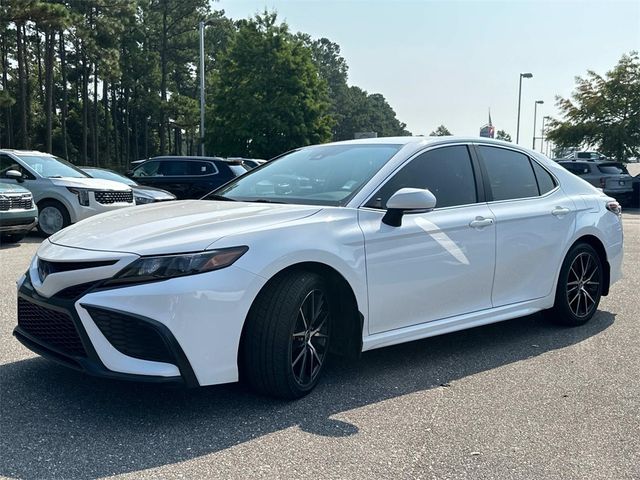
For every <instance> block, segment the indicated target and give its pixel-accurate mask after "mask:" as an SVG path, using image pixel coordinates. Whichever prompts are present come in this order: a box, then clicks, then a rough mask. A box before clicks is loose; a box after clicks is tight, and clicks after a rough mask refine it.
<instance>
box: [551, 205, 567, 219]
mask: <svg viewBox="0 0 640 480" xmlns="http://www.w3.org/2000/svg"><path fill="white" fill-rule="evenodd" d="M569 212H571V210H570V209H568V208H566V207H556V208H554V209H553V210H551V215H554V216H556V217H562V216H563V215H566V214H568V213H569Z"/></svg>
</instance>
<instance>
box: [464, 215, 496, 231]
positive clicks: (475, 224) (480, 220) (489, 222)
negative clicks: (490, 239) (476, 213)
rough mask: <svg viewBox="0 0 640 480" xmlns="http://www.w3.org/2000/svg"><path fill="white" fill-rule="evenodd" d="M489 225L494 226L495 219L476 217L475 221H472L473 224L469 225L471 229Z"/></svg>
mask: <svg viewBox="0 0 640 480" xmlns="http://www.w3.org/2000/svg"><path fill="white" fill-rule="evenodd" d="M489 225H493V218H484V217H476V219H475V220H472V221H471V223H469V226H470V227H471V228H484V227H488V226H489Z"/></svg>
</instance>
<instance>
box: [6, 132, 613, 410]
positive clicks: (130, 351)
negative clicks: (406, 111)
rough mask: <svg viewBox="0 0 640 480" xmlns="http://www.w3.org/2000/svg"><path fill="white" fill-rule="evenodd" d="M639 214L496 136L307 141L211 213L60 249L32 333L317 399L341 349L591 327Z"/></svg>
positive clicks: (58, 345)
mask: <svg viewBox="0 0 640 480" xmlns="http://www.w3.org/2000/svg"><path fill="white" fill-rule="evenodd" d="M620 215H621V214H620V206H619V205H618V203H617V202H616V201H615V199H613V198H611V197H608V196H606V195H604V194H603V193H602V192H601V191H599V190H598V189H596V188H595V187H593V186H591V185H590V184H588V183H587V182H585V181H584V180H582V179H580V178H578V177H577V176H575V175H573V174H571V173H570V172H568V171H567V170H565V169H564V168H562V167H561V166H558V165H556V164H555V163H554V162H552V161H550V160H548V159H547V158H546V157H544V156H542V155H540V154H539V153H536V152H533V151H531V150H527V149H524V148H520V147H518V146H516V145H513V144H510V143H504V142H498V141H492V140H487V139H478V138H456V137H431V138H423V137H400V138H378V139H363V140H354V141H347V142H338V143H333V144H324V145H316V146H310V147H305V148H300V149H297V150H294V151H291V152H288V153H286V154H284V155H282V156H281V157H280V158H278V159H276V160H273V161H271V162H269V163H267V164H265V165H263V166H261V167H260V168H257V169H255V170H252V171H251V172H249V173H247V174H245V175H243V176H241V177H238V178H236V179H234V180H232V181H231V182H229V183H227V184H226V185H224V186H222V187H221V188H219V189H218V190H216V191H214V192H213V193H211V194H209V195H208V196H207V197H205V198H204V199H202V200H185V201H179V202H167V203H158V204H149V205H142V206H138V207H131V208H127V209H123V210H118V211H113V212H109V213H105V214H101V215H97V216H95V217H92V218H89V219H86V220H83V221H81V222H78V223H77V224H75V225H72V226H70V227H68V228H65V229H64V230H62V231H60V232H58V233H56V234H55V235H53V236H51V237H49V238H48V239H47V240H44V241H43V243H42V244H41V246H40V247H39V249H38V251H37V253H36V255H35V256H34V258H33V261H32V263H31V265H30V267H29V269H28V271H27V272H26V273H25V275H23V276H22V277H21V279H20V280H19V281H18V325H17V327H16V328H15V331H14V333H15V336H16V337H17V338H18V339H19V340H20V341H21V342H22V343H23V344H24V345H26V346H27V347H28V348H30V349H32V350H33V351H35V352H37V353H39V354H41V355H42V356H44V357H48V358H50V359H53V360H56V361H58V362H61V363H63V364H65V365H67V366H69V367H73V368H76V369H79V370H82V371H85V372H87V373H90V374H94V375H99V376H103V377H110V378H122V379H133V380H144V381H151V382H181V383H183V384H186V385H190V386H191V385H193V386H198V385H200V386H203V385H213V384H220V383H226V382H234V381H237V380H239V379H242V380H244V381H246V382H247V383H248V384H249V385H250V386H251V387H253V389H255V390H256V391H257V392H261V393H263V394H268V395H274V396H279V397H283V398H297V397H301V396H303V395H305V394H306V393H308V392H309V391H311V390H312V389H313V388H314V386H315V385H316V384H317V382H318V380H319V378H320V377H321V374H322V371H323V367H324V366H325V363H326V360H327V356H328V355H333V354H337V355H343V356H347V357H350V356H357V355H359V354H360V353H361V352H363V351H366V350H371V349H374V348H379V347H385V346H388V345H394V344H398V343H403V342H408V341H412V340H417V339H421V338H426V337H430V336H434V335H440V334H445V333H448V332H453V331H456V330H462V329H466V328H471V327H477V326H479V325H485V324H489V323H493V322H499V321H502V320H507V319H512V318H516V317H521V316H524V315H528V314H531V313H534V312H538V311H544V312H545V314H546V315H548V316H549V318H551V319H552V320H553V321H555V322H557V323H560V324H563V325H570V326H577V325H580V324H583V323H585V322H587V321H588V320H589V319H590V318H591V317H592V316H593V315H594V313H595V312H596V309H597V308H598V303H599V301H600V299H601V296H603V295H607V294H608V293H609V288H610V286H611V285H612V284H613V283H614V282H615V281H616V280H618V279H619V278H620V276H621V263H622V242H623V232H622V224H621V219H620Z"/></svg>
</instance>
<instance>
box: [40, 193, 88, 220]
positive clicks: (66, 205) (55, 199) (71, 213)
mask: <svg viewBox="0 0 640 480" xmlns="http://www.w3.org/2000/svg"><path fill="white" fill-rule="evenodd" d="M46 202H55V203H59V204H60V205H62V206H63V207H64V208H65V209H66V210H67V214H68V215H69V220H70V221H71V223H76V222H77V221H78V219H77V216H76V212H75V210H74V209H73V208H72V207H71V205H69V202H68V201H67V199H66V198H64V197H62V196H58V195H52V194H49V195H47V196H46V197H43V198H41V199H40V200H38V201H37V202H36V205H37V206H38V212H40V210H42V208H41V206H42V204H43V203H46Z"/></svg>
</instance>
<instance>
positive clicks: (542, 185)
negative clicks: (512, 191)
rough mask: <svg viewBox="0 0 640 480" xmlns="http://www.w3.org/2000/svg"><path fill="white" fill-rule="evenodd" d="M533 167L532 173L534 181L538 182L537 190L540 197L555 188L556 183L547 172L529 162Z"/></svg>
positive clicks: (534, 163) (535, 163) (536, 164)
mask: <svg viewBox="0 0 640 480" xmlns="http://www.w3.org/2000/svg"><path fill="white" fill-rule="evenodd" d="M531 164H532V165H533V172H534V173H535V174H536V180H537V181H538V190H540V195H544V194H545V193H547V192H550V191H551V190H553V189H554V188H556V182H555V180H554V179H553V177H552V176H551V174H550V173H549V172H547V171H546V170H545V169H544V168H542V167H541V166H540V165H538V163H537V162H531Z"/></svg>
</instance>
